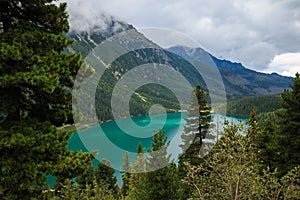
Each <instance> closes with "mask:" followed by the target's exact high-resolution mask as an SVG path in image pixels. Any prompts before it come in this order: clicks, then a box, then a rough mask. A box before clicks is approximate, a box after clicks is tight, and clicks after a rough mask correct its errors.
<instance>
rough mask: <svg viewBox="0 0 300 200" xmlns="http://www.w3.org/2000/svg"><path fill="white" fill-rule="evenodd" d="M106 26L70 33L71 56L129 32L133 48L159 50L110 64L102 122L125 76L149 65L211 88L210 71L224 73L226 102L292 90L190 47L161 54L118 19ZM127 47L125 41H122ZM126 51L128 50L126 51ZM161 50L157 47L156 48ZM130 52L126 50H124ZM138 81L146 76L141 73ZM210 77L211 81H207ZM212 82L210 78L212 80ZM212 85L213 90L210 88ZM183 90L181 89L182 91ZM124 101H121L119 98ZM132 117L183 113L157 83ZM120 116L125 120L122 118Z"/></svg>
mask: <svg viewBox="0 0 300 200" xmlns="http://www.w3.org/2000/svg"><path fill="white" fill-rule="evenodd" d="M106 19H107V20H106V22H105V26H103V27H101V26H99V25H97V26H94V27H92V28H90V29H89V30H87V31H78V30H77V31H74V30H73V31H71V32H70V33H68V37H69V38H71V39H74V40H75V42H74V44H73V45H72V46H71V47H70V48H69V51H70V52H76V53H81V54H82V55H83V57H86V56H87V55H88V54H89V53H90V52H91V51H92V50H93V49H94V48H95V47H97V46H98V45H99V44H101V42H103V41H104V40H106V39H107V38H109V37H111V36H113V35H115V34H118V33H121V32H123V31H128V30H131V31H132V34H134V37H135V38H136V40H135V41H133V43H136V44H135V45H138V46H141V47H142V46H143V44H149V43H151V45H152V46H153V47H155V48H153V49H149V48H145V49H143V48H141V49H138V50H134V51H132V52H129V53H127V54H126V55H122V56H121V58H120V59H117V60H116V61H114V62H113V63H112V65H111V66H110V67H109V68H107V70H106V71H105V74H104V75H103V76H102V79H101V81H100V82H99V83H98V88H97V92H96V101H97V105H96V107H97V110H98V111H99V112H98V115H99V116H98V117H99V119H100V120H101V121H105V120H108V119H111V118H112V115H111V110H110V107H111V106H110V100H109V99H110V98H111V94H112V91H113V89H114V87H115V85H116V84H117V82H118V80H119V79H120V77H121V76H122V75H124V74H125V73H126V72H128V71H130V70H131V69H133V68H134V67H136V66H139V65H143V64H146V63H159V64H166V65H168V66H171V67H172V68H173V69H174V70H176V71H177V72H179V73H180V74H182V75H183V76H184V77H185V78H186V79H187V80H188V81H189V83H190V84H191V85H192V86H193V87H194V86H195V85H196V84H197V83H199V84H201V85H202V86H203V87H204V88H205V89H206V90H207V89H208V87H207V85H206V84H207V83H206V82H205V81H204V80H205V78H206V79H209V78H210V77H209V76H211V75H213V74H212V71H211V68H212V67H215V68H217V69H218V71H219V72H220V75H221V78H222V81H223V83H224V86H225V92H226V96H227V99H228V100H234V99H239V98H243V97H248V96H261V95H268V94H278V93H281V92H282V91H283V90H284V89H286V88H288V87H289V84H291V83H292V78H290V77H284V76H280V75H278V74H265V73H260V72H256V71H254V70H250V69H247V68H246V67H244V66H243V65H242V64H240V63H234V62H231V61H229V60H221V59H218V58H216V57H215V56H213V55H211V54H210V53H208V52H207V51H205V50H204V49H202V48H190V47H185V46H174V47H171V48H169V49H163V48H161V47H159V46H158V45H156V44H155V43H153V42H152V41H150V40H149V39H148V38H146V37H145V36H144V35H143V34H142V33H140V32H138V31H137V30H136V29H135V28H134V27H133V26H132V25H129V24H127V23H125V22H120V21H118V20H115V19H114V18H106ZM123 43H124V45H125V46H126V45H128V44H126V41H123ZM125 46H124V47H125ZM156 47H157V48H156ZM125 48H126V47H125ZM195 62H196V63H197V65H198V66H200V69H201V71H203V74H199V70H198V71H197V70H196V69H195V67H194V65H193V64H192V63H195ZM140 76H142V77H143V76H144V77H146V76H147V74H146V72H145V73H142V74H140ZM207 77H208V78H207ZM211 79H212V78H211ZM173 84H174V85H176V87H177V88H179V90H180V88H181V84H180V82H176V81H174V82H173ZM210 85H213V84H211V83H210ZM182 90H183V89H182ZM209 92H210V96H211V97H212V96H213V97H214V98H215V99H219V100H217V101H220V102H222V101H223V100H222V98H221V96H222V88H220V87H218V86H212V87H211V88H210V90H209ZM120 100H121V101H122V98H121V99H120ZM130 103H131V104H130V109H131V110H130V113H131V114H133V115H140V114H146V113H147V112H148V111H149V108H150V107H151V105H153V104H160V105H163V106H164V107H165V108H166V109H167V110H168V111H176V110H178V109H179V104H178V101H177V100H176V97H175V96H174V94H172V92H171V91H170V90H168V89H167V88H165V87H163V86H159V85H158V84H152V85H146V86H143V87H140V88H139V89H138V90H137V91H136V93H135V94H134V95H133V96H132V98H131V100H130ZM119 117H122V116H119Z"/></svg>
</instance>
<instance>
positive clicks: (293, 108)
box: [274, 73, 300, 175]
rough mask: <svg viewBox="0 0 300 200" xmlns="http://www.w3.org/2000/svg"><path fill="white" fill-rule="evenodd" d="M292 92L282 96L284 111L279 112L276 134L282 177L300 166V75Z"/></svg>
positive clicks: (295, 80)
mask: <svg viewBox="0 0 300 200" xmlns="http://www.w3.org/2000/svg"><path fill="white" fill-rule="evenodd" d="M290 87H291V90H285V91H284V92H283V93H282V95H281V105H282V108H283V109H282V110H281V111H278V112H277V115H278V116H279V118H280V121H279V129H278V130H277V131H276V132H275V135H274V137H275V138H276V142H278V143H277V145H276V144H275V147H276V146H277V147H278V148H276V149H275V150H276V151H277V154H279V157H278V158H277V159H278V160H277V167H278V168H279V172H280V174H281V175H283V174H285V173H286V172H287V171H289V170H291V169H292V168H294V167H296V166H298V165H299V164H300V146H299V144H300V75H299V73H297V74H296V77H295V78H294V80H293V85H291V86H290Z"/></svg>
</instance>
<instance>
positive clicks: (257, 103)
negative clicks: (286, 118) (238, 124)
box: [214, 94, 280, 116]
mask: <svg viewBox="0 0 300 200" xmlns="http://www.w3.org/2000/svg"><path fill="white" fill-rule="evenodd" d="M224 108H227V109H226V110H225V109H224ZM254 108H256V112H257V114H260V113H265V112H273V111H274V110H277V109H279V108H280V95H279V94H270V95H264V96H255V97H244V98H241V99H237V100H232V101H228V102H227V103H220V104H217V105H216V106H215V107H214V109H215V110H214V112H216V113H222V114H228V115H235V116H249V114H250V113H251V112H252V110H253V109H254Z"/></svg>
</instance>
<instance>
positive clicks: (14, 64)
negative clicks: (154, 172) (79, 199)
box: [0, 0, 90, 199]
mask: <svg viewBox="0 0 300 200" xmlns="http://www.w3.org/2000/svg"><path fill="white" fill-rule="evenodd" d="M67 17H68V15H67V13H66V4H65V3H61V4H60V5H57V4H53V3H52V1H51V0H39V1H16V0H3V1H0V22H1V23H2V24H3V31H1V33H0V43H1V46H0V52H1V54H0V115H1V116H0V136H1V141H0V152H1V160H0V166H1V172H0V173H1V175H0V176H1V179H0V186H1V191H0V198H1V199H6V198H7V199H28V198H30V197H39V196H40V195H41V194H42V190H45V189H47V185H46V183H45V177H46V176H48V175H56V176H57V181H58V182H59V181H60V180H63V179H65V178H70V179H71V178H73V177H75V176H76V174H78V173H80V172H81V171H82V170H83V169H84V168H85V163H86V157H90V156H89V155H88V154H86V153H81V152H79V153H75V152H71V151H68V150H67V140H68V138H69V137H70V135H71V134H70V133H69V132H65V131H61V130H58V129H57V128H56V127H55V126H60V125H62V124H64V123H66V122H71V121H72V118H71V87H72V84H73V79H72V76H75V75H76V72H77V70H78V69H79V67H80V65H81V58H80V56H79V55H74V54H65V53H64V50H65V48H66V47H68V46H69V45H70V44H71V43H72V41H70V40H67V39H66V38H65V36H64V35H63V34H62V33H63V32H67V31H68V28H69V25H68V18H67ZM53 125H55V126H53Z"/></svg>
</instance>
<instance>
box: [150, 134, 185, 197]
mask: <svg viewBox="0 0 300 200" xmlns="http://www.w3.org/2000/svg"><path fill="white" fill-rule="evenodd" d="M168 145H169V142H168V140H167V137H166V136H165V134H164V132H163V131H162V130H161V129H160V130H159V131H158V132H157V133H154V135H153V138H152V148H151V149H149V150H148V152H149V157H147V169H148V170H149V172H148V173H147V174H146V181H147V185H148V194H147V195H148V197H149V199H178V198H179V195H178V189H179V187H178V186H179V182H180V181H179V177H178V171H177V167H176V165H175V164H174V163H171V160H170V155H168V153H167V148H168ZM170 163H171V164H170Z"/></svg>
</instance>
